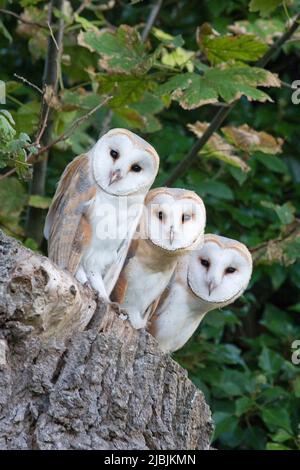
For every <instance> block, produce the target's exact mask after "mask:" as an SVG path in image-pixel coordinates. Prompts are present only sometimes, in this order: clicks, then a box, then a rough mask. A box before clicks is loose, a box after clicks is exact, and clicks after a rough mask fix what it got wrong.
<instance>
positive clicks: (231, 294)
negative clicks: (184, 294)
mask: <svg viewBox="0 0 300 470" xmlns="http://www.w3.org/2000/svg"><path fill="white" fill-rule="evenodd" d="M251 274H252V257H251V254H250V252H249V250H248V249H247V247H246V246H245V245H243V243H240V242H238V241H236V240H231V239H229V238H225V237H221V236H218V235H205V238H204V245H203V246H202V248H200V249H198V250H195V251H194V252H193V253H191V254H190V255H189V260H188V283H189V286H190V288H191V289H192V291H193V292H194V294H196V295H197V296H198V297H200V298H201V299H203V300H206V301H208V302H212V303H214V302H215V303H222V302H233V301H234V300H235V299H237V298H238V297H239V296H240V295H241V294H242V293H243V292H244V290H245V289H246V288H247V286H248V283H249V281H250V278H251Z"/></svg>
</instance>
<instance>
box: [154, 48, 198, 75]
mask: <svg viewBox="0 0 300 470" xmlns="http://www.w3.org/2000/svg"><path fill="white" fill-rule="evenodd" d="M193 55H194V52H192V51H187V50H186V49H183V48H182V47H177V48H176V49H175V50H174V51H172V52H167V51H166V50H163V53H162V58H161V61H162V63H163V64H165V65H169V66H170V67H179V68H181V69H184V68H186V69H187V70H188V71H189V72H192V71H193V70H194V64H193V62H192V61H191V58H192V57H193Z"/></svg>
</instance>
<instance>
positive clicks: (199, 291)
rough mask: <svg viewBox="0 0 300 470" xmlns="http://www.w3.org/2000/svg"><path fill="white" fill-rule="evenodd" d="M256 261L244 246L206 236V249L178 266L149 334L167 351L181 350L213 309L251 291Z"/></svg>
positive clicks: (161, 299) (151, 323)
mask: <svg viewBox="0 0 300 470" xmlns="http://www.w3.org/2000/svg"><path fill="white" fill-rule="evenodd" d="M251 273H252V258H251V254H250V252H249V250H248V249H247V248H246V246H245V245H243V244H242V243H240V242H238V241H236V240H231V239H229V238H225V237H221V236H218V235H205V238H204V245H203V246H202V248H200V249H198V248H197V250H194V251H192V252H191V253H189V254H187V255H186V256H185V257H184V258H183V259H182V260H181V261H180V262H179V263H178V265H177V268H176V272H175V273H174V275H173V277H172V279H171V281H170V283H169V285H168V287H167V289H166V290H165V292H164V293H163V294H162V296H161V298H160V301H159V305H158V306H157V309H156V311H155V313H154V314H153V317H152V319H151V322H150V326H149V332H150V333H151V334H152V335H153V336H155V338H156V339H157V341H158V342H159V344H160V347H161V348H162V349H163V350H164V351H166V352H172V351H176V350H177V349H180V348H181V347H182V346H183V345H184V344H185V343H186V342H187V340H188V339H189V338H190V337H191V336H192V334H193V333H194V331H195V330H196V329H197V327H198V325H199V323H200V322H201V320H202V319H203V317H204V315H205V314H206V313H207V312H209V311H210V310H214V309H216V308H221V307H224V306H225V305H228V304H231V303H232V302H234V301H235V300H236V299H237V298H238V297H240V295H242V293H243V292H244V290H245V289H246V288H247V286H248V283H249V281H250V278H251Z"/></svg>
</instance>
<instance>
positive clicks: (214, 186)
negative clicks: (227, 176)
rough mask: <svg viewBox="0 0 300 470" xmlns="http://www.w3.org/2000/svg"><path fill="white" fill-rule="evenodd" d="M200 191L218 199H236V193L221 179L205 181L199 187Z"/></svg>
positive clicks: (203, 194)
mask: <svg viewBox="0 0 300 470" xmlns="http://www.w3.org/2000/svg"><path fill="white" fill-rule="evenodd" d="M199 192H200V194H201V195H202V196H205V195H206V194H209V195H211V196H214V197H216V198H218V199H226V200H228V201H231V200H233V199H234V194H233V192H232V190H231V189H230V188H229V186H227V185H226V184H225V183H221V182H220V181H203V182H202V183H201V186H200V187H199Z"/></svg>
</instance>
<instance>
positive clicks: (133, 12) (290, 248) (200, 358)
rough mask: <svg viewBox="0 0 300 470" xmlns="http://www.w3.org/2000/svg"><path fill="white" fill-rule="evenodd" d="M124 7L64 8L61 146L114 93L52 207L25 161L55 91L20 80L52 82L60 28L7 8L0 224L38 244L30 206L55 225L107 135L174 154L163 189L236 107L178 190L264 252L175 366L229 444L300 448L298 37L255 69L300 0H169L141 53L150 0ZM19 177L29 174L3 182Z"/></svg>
mask: <svg viewBox="0 0 300 470" xmlns="http://www.w3.org/2000/svg"><path fill="white" fill-rule="evenodd" d="M113 3H114V2H109V3H108V2H107V1H92V2H90V4H89V5H88V6H87V8H85V9H83V10H82V11H80V12H79V13H78V12H77V13H75V12H76V10H77V9H78V8H79V7H80V5H81V4H82V2H77V1H72V2H69V3H67V4H66V6H65V10H64V12H63V16H64V20H65V31H64V51H63V54H62V58H61V62H62V64H61V66H62V67H61V68H62V74H61V77H60V84H59V92H58V94H57V96H52V94H51V90H47V92H46V100H47V103H48V104H50V106H51V107H52V110H53V114H52V116H53V130H52V139H53V140H55V139H58V138H60V137H61V136H62V135H63V134H64V133H65V132H66V131H68V130H69V129H70V128H71V127H72V125H73V123H74V121H75V120H77V119H78V118H80V117H81V116H84V115H85V114H86V113H87V112H88V111H90V110H91V109H92V108H94V107H96V106H97V105H98V104H99V103H100V102H101V101H102V100H103V97H104V96H106V95H110V96H111V97H112V98H111V100H110V101H109V102H108V104H107V105H106V106H104V107H102V108H99V109H98V110H97V111H96V112H95V113H94V114H93V115H91V116H90V117H89V118H88V119H85V120H84V121H83V122H82V124H81V126H80V127H78V128H76V131H75V132H72V133H71V135H70V136H69V137H68V138H67V139H66V140H60V141H59V142H58V143H57V144H56V145H55V146H53V147H52V148H51V150H50V155H49V164H48V176H47V187H46V193H47V197H42V196H34V197H29V196H28V182H27V181H26V179H25V178H24V177H25V176H27V178H30V171H28V170H29V165H28V164H27V163H26V161H25V158H26V157H30V158H31V159H33V158H34V155H35V154H37V152H39V150H40V147H39V145H38V144H39V142H37V135H38V126H39V119H40V107H41V99H42V96H41V94H40V93H39V92H38V91H37V89H36V88H34V87H32V86H29V85H28V84H26V83H23V82H21V81H19V80H18V79H17V78H16V77H15V76H14V74H15V73H16V74H17V75H20V76H23V77H25V78H26V79H28V80H29V81H30V82H33V84H34V85H37V86H38V87H39V88H42V87H43V84H42V73H43V66H44V59H45V54H46V49H47V39H48V37H49V35H50V32H49V28H47V27H45V28H41V27H40V26H39V25H34V24H33V25H28V24H27V23H22V22H20V23H18V21H17V20H16V18H15V17H13V16H11V15H8V14H2V13H1V12H0V80H3V81H4V82H5V84H6V92H7V96H6V99H7V103H6V105H2V106H1V108H2V109H1V110H0V142H1V144H0V173H1V174H0V200H1V207H0V226H1V227H3V228H4V229H5V230H6V231H8V232H9V233H10V234H13V235H14V236H16V237H19V238H20V239H22V240H23V241H24V243H25V244H26V245H27V246H29V247H30V248H32V249H37V245H36V242H35V241H34V240H32V239H30V238H26V233H25V230H24V226H25V216H26V212H27V207H28V205H30V206H32V207H35V208H40V209H43V210H44V211H45V214H46V209H47V207H48V206H49V201H50V199H49V198H51V197H52V195H53V193H54V190H55V186H56V183H57V181H58V178H59V176H60V175H61V173H62V171H63V169H64V168H65V166H66V164H67V163H68V162H69V161H70V160H71V159H72V158H73V156H74V155H76V154H79V153H81V152H84V151H85V150H86V149H88V148H89V147H90V146H91V145H92V144H93V142H94V141H95V139H97V138H98V136H99V134H100V132H101V131H102V127H103V126H106V128H107V129H108V128H110V127H117V126H118V127H127V128H130V129H132V130H134V131H136V132H137V133H140V134H142V135H143V136H145V138H147V139H148V140H149V141H150V142H151V143H152V144H153V145H154V146H155V147H156V148H157V150H158V153H159V154H160V156H161V169H160V173H159V175H158V178H157V180H156V182H155V185H156V186H159V185H161V184H163V182H164V180H165V179H166V178H167V176H169V175H170V173H171V172H172V170H174V168H175V166H176V165H177V164H178V163H179V162H180V161H181V160H182V158H183V157H184V156H185V155H186V154H187V153H188V152H189V150H190V148H191V147H192V145H193V144H194V142H195V140H196V138H197V137H200V136H201V135H202V133H203V132H204V131H205V129H206V128H207V126H208V125H209V123H210V122H211V120H212V119H213V117H214V116H215V114H216V112H217V110H218V109H219V106H220V105H221V106H224V105H225V106H226V105H227V103H230V102H232V101H233V100H235V99H237V98H239V99H240V100H239V103H238V104H237V106H236V107H235V108H234V109H233V111H232V112H231V114H230V116H229V118H227V120H226V122H225V123H224V124H223V125H222V128H221V129H220V130H218V132H216V133H214V135H213V137H212V138H211V140H210V141H209V142H208V143H207V144H206V145H205V146H204V147H203V148H202V149H201V152H200V154H199V156H198V158H197V161H196V162H195V163H194V164H193V165H192V167H191V168H190V169H189V171H188V172H187V173H186V174H182V175H181V177H180V179H179V180H178V181H177V182H176V186H179V187H180V186H184V187H188V188H191V189H194V190H195V191H196V192H197V193H198V194H199V195H200V196H202V197H203V199H204V201H205V204H206V207H207V214H208V225H207V232H214V233H219V234H223V235H226V236H228V237H233V238H237V239H239V240H241V241H242V242H244V243H246V244H247V245H248V246H249V247H251V249H252V250H253V256H254V260H255V269H254V273H253V277H252V281H251V285H250V287H249V289H248V291H247V292H246V294H245V295H244V296H243V297H242V298H241V299H239V300H238V301H237V302H236V303H235V304H234V306H232V307H230V308H226V309H224V310H222V311H215V312H212V313H209V314H208V315H207V317H206V318H205V320H204V321H203V324H202V325H201V327H200V328H199V331H198V332H197V334H196V335H195V336H194V338H192V339H191V340H190V341H189V343H188V344H187V345H186V346H185V347H184V348H183V349H182V350H181V351H179V352H178V353H176V354H175V358H176V359H177V360H178V361H179V362H180V363H181V364H182V365H183V366H184V367H186V368H187V369H188V371H189V374H190V377H191V378H192V380H193V381H194V382H195V384H196V385H198V386H199V388H200V389H202V390H203V392H204V393H205V395H206V397H207V399H208V401H209V403H210V405H211V408H212V410H213V412H214V419H215V423H216V433H215V444H214V445H215V446H216V447H218V448H238V449H265V448H267V449H286V448H289V449H290V448H291V449H295V448H297V449H299V448H300V439H299V433H300V430H299V422H300V364H299V365H297V364H293V363H292V361H291V357H292V354H293V348H292V343H293V342H294V341H295V340H297V339H300V317H299V313H300V294H299V288H300V265H299V263H297V261H299V253H300V223H299V211H300V189H299V183H300V149H299V125H300V122H299V116H300V105H296V104H293V103H292V100H291V95H292V91H293V90H291V89H290V88H289V87H286V86H281V85H282V83H281V81H283V82H284V83H287V84H289V85H290V84H291V83H292V82H293V81H294V80H297V79H300V66H299V64H300V61H299V51H300V49H299V44H300V41H299V37H300V32H299V30H298V32H297V33H296V34H295V36H294V40H293V42H290V43H289V44H286V45H285V46H284V47H283V49H282V50H280V51H278V52H276V53H275V55H274V57H273V59H272V61H271V62H270V63H269V64H268V67H267V68H268V70H264V69H262V68H259V67H256V66H255V65H254V64H255V62H256V61H257V60H258V59H260V58H261V57H262V55H263V54H264V53H265V51H266V50H267V48H268V47H270V45H272V44H273V42H274V40H275V39H276V38H277V37H278V36H279V35H280V34H281V33H282V31H283V30H284V27H285V23H286V21H287V12H288V14H289V15H290V16H293V14H294V13H295V12H296V11H297V1H294V2H281V1H277V0H252V1H251V2H250V0H249V1H248V0H236V1H233V0H231V1H228V2H220V1H217V0H209V1H203V2H201V8H199V1H198V0H189V1H187V0H179V1H178V0H176V1H175V0H165V2H164V4H163V8H162V10H161V11H160V13H159V16H158V19H157V21H156V24H155V28H153V29H152V33H151V34H150V36H149V38H148V40H147V41H146V42H144V43H143V42H142V40H141V37H140V34H139V33H140V32H141V30H142V26H141V25H142V23H143V22H145V21H146V20H147V17H148V14H149V13H150V10H151V2H143V1H140V2H123V6H122V7H120V6H119V2H117V4H116V5H115V6H114V7H113V8H111V7H110V5H112V4H113ZM280 5H281V6H280ZM298 6H299V5H298ZM46 7H47V2H43V1H39V0H23V1H22V2H17V1H5V0H0V8H6V9H8V10H11V11H13V12H14V13H16V14H18V15H25V16H24V17H23V18H24V19H26V20H28V21H31V22H33V23H35V22H36V23H40V24H43V25H46V21H47V12H46ZM56 14H57V15H58V16H59V12H56ZM270 14H271V15H272V16H270ZM260 15H261V16H262V17H260ZM111 25H113V27H111ZM297 38H298V42H297V41H296V40H295V39H297ZM62 84H63V87H62ZM40 124H41V123H40ZM13 168H16V171H17V175H14V176H10V177H8V178H4V179H2V180H1V178H3V174H4V173H5V172H7V171H9V170H11V169H13ZM18 177H19V178H18ZM270 240H271V242H270ZM179 313H180V312H179Z"/></svg>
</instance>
